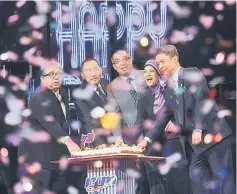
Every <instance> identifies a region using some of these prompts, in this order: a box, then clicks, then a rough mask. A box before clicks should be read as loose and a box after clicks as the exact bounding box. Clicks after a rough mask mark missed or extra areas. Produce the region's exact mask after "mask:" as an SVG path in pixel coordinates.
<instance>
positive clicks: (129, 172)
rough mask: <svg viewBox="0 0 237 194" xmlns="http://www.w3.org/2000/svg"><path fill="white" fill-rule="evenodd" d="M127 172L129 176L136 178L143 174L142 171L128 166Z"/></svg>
mask: <svg viewBox="0 0 237 194" xmlns="http://www.w3.org/2000/svg"><path fill="white" fill-rule="evenodd" d="M126 174H127V175H128V176H130V177H133V178H135V179H139V178H140V176H141V173H140V172H138V171H136V170H134V169H132V168H127V169H126Z"/></svg>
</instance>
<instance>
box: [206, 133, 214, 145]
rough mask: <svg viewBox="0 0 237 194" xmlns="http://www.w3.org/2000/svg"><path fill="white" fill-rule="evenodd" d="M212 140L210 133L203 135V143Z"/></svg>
mask: <svg viewBox="0 0 237 194" xmlns="http://www.w3.org/2000/svg"><path fill="white" fill-rule="evenodd" d="M212 141H213V136H212V135H211V134H207V135H205V137H204V143H205V144H209V143H212Z"/></svg>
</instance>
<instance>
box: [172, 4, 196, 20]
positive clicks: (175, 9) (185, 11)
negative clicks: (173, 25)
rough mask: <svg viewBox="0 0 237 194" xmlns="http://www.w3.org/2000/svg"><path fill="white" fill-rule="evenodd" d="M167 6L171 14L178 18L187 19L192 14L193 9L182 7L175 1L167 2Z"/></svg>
mask: <svg viewBox="0 0 237 194" xmlns="http://www.w3.org/2000/svg"><path fill="white" fill-rule="evenodd" d="M167 5H168V7H169V8H170V10H171V12H172V13H173V14H174V15H175V16H176V17H177V18H180V19H181V18H187V17H189V16H190V14H191V13H192V11H191V9H190V8H189V7H187V6H183V7H181V6H180V5H179V4H178V3H177V2H175V1H167Z"/></svg>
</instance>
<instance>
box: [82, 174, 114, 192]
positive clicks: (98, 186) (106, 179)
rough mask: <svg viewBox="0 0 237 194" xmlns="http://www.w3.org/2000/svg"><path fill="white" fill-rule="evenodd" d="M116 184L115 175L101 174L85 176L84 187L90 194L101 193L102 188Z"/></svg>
mask: <svg viewBox="0 0 237 194" xmlns="http://www.w3.org/2000/svg"><path fill="white" fill-rule="evenodd" d="M116 184H117V176H116V175H111V176H101V177H92V178H86V181H85V186H84V187H85V189H86V191H87V192H88V193H91V194H101V193H102V191H103V189H105V188H107V187H110V186H114V185H116Z"/></svg>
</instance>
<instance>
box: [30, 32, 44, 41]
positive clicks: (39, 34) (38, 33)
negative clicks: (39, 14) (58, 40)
mask: <svg viewBox="0 0 237 194" xmlns="http://www.w3.org/2000/svg"><path fill="white" fill-rule="evenodd" d="M32 36H33V37H34V38H35V39H37V40H42V39H43V37H44V35H43V34H42V33H41V32H38V31H36V30H34V31H32Z"/></svg>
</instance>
